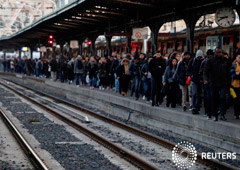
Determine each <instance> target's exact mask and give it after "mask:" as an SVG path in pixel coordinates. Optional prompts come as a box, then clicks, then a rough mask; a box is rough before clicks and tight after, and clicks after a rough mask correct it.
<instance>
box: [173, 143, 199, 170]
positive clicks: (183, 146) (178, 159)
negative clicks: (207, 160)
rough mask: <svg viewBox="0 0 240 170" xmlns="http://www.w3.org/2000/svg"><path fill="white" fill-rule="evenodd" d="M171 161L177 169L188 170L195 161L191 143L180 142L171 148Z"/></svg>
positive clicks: (195, 156) (195, 152)
mask: <svg viewBox="0 0 240 170" xmlns="http://www.w3.org/2000/svg"><path fill="white" fill-rule="evenodd" d="M172 160H173V163H174V164H175V165H176V166H177V167H178V168H181V169H188V168H190V167H191V166H193V165H194V163H195V161H196V160H197V151H196V149H195V147H194V146H193V145H192V144H191V143H189V142H187V141H183V142H180V143H178V144H177V145H175V147H174V148H173V151H172Z"/></svg>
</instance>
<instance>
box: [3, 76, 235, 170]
mask: <svg viewBox="0 0 240 170" xmlns="http://www.w3.org/2000/svg"><path fill="white" fill-rule="evenodd" d="M7 81H9V80H7ZM12 83H14V84H17V85H18V86H20V87H22V88H24V89H27V90H29V91H33V92H34V93H37V94H39V95H40V96H44V97H47V98H50V99H52V100H54V101H55V102H58V103H63V104H66V105H68V106H70V107H72V108H74V109H76V110H79V111H81V112H84V113H86V114H88V115H90V116H93V117H95V118H97V119H100V120H102V121H104V122H107V123H110V124H112V125H114V126H117V127H119V128H122V129H124V130H126V131H129V132H131V133H134V134H135V135H137V136H140V137H142V138H145V139H147V140H149V141H151V142H154V143H156V144H158V145H161V146H164V147H166V148H168V149H170V150H172V149H173V147H174V146H175V144H174V143H171V142H169V141H166V140H164V139H161V138H160V137H158V136H155V135H152V134H150V133H147V132H144V131H141V130H139V129H137V128H134V127H131V126H129V125H126V124H124V123H122V122H119V121H117V120H114V119H111V118H109V117H105V116H103V115H100V114H98V113H95V112H93V111H92V110H89V109H86V108H83V107H81V106H78V105H76V104H73V103H70V102H68V101H66V100H63V99H60V98H58V97H55V96H53V95H50V94H47V93H44V92H42V91H39V90H36V89H32V88H29V87H26V86H23V85H21V84H18V83H16V82H12ZM0 84H1V85H3V86H5V87H6V88H8V89H9V90H11V91H13V92H15V93H17V94H18V95H20V96H21V97H23V98H25V99H27V100H29V101H30V102H32V103H34V104H36V105H38V106H39V107H41V108H42V109H44V110H47V111H48V112H50V113H51V114H53V115H55V116H57V117H58V118H60V119H61V120H63V121H64V122H66V123H67V124H69V125H71V126H73V127H74V128H76V129H77V130H79V131H81V132H82V133H84V134H85V135H87V136H89V137H91V138H92V139H94V140H95V141H97V142H98V143H100V144H102V145H104V146H105V147H107V148H109V149H110V150H112V151H113V152H115V153H117V154H118V155H121V157H123V158H125V159H126V160H128V161H130V162H131V163H133V164H134V165H136V166H137V167H139V168H141V169H157V167H155V166H153V165H152V164H149V163H148V162H146V161H144V160H142V159H141V158H140V157H137V156H136V155H133V154H131V153H130V152H128V151H127V150H126V149H123V148H120V147H119V146H117V145H116V144H114V143H112V142H110V141H108V140H106V139H103V138H102V137H101V136H99V135H98V134H96V133H95V132H93V131H91V130H89V129H86V128H84V127H82V126H81V125H79V124H78V123H76V122H74V121H72V120H70V119H68V118H67V117H65V116H64V115H62V114H59V113H58V112H56V111H55V110H53V109H51V108H50V107H48V106H46V105H43V104H42V103H41V102H39V101H37V100H36V99H34V98H33V96H32V97H30V96H26V95H24V94H23V93H22V92H19V91H18V90H16V89H14V88H12V87H9V86H8V85H7V84H6V83H0ZM82 119H83V120H86V119H87V120H88V118H86V117H83V118H82ZM197 158H198V161H199V162H200V163H202V164H205V165H209V166H211V167H214V168H216V169H224V170H225V169H235V168H234V167H232V166H230V165H227V164H225V163H221V162H219V161H215V160H206V159H204V160H202V159H201V155H200V154H198V155H197Z"/></svg>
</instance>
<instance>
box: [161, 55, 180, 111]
mask: <svg viewBox="0 0 240 170" xmlns="http://www.w3.org/2000/svg"><path fill="white" fill-rule="evenodd" d="M171 61H172V63H171V64H169V65H168V66H167V68H166V70H165V73H164V77H163V86H165V87H166V89H167V90H166V91H167V92H166V93H167V104H166V105H167V107H169V105H170V104H171V107H172V108H175V107H176V103H177V98H176V95H177V93H178V83H177V81H176V80H175V78H174V75H175V73H176V70H177V63H178V60H177V59H176V58H172V59H171Z"/></svg>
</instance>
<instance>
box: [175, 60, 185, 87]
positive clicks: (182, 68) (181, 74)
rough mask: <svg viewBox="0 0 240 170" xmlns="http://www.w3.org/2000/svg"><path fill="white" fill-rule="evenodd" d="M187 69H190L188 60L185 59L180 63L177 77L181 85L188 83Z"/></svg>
mask: <svg viewBox="0 0 240 170" xmlns="http://www.w3.org/2000/svg"><path fill="white" fill-rule="evenodd" d="M187 70H188V60H187V59H183V60H182V61H180V62H179V63H178V66H177V72H176V79H177V81H178V82H179V84H180V85H182V86H184V85H186V80H187V76H188V75H187Z"/></svg>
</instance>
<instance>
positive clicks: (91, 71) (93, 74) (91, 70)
mask: <svg viewBox="0 0 240 170" xmlns="http://www.w3.org/2000/svg"><path fill="white" fill-rule="evenodd" d="M87 70H88V75H89V79H90V86H91V89H93V88H94V87H95V85H96V79H97V73H98V64H97V61H96V59H95V58H94V57H93V56H92V57H91V58H90V61H89V63H88V66H87Z"/></svg>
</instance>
